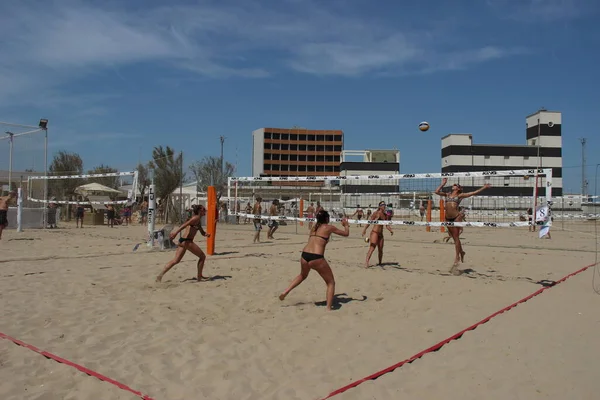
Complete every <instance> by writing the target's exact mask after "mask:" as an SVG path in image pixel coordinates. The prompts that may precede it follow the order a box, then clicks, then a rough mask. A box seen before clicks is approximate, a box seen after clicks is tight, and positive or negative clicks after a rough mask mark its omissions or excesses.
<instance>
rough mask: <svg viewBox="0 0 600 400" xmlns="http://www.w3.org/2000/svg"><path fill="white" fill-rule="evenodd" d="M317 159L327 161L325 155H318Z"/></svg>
mask: <svg viewBox="0 0 600 400" xmlns="http://www.w3.org/2000/svg"><path fill="white" fill-rule="evenodd" d="M316 160H317V161H325V156H317V159H316Z"/></svg>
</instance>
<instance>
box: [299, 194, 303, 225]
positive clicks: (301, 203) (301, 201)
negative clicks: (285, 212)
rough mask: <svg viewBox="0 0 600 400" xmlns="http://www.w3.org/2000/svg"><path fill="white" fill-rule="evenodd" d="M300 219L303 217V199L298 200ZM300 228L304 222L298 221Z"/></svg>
mask: <svg viewBox="0 0 600 400" xmlns="http://www.w3.org/2000/svg"><path fill="white" fill-rule="evenodd" d="M298 216H299V217H300V218H302V217H304V199H300V210H299V212H298ZM300 226H304V222H302V221H300Z"/></svg>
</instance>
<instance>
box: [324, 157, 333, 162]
mask: <svg viewBox="0 0 600 400" xmlns="http://www.w3.org/2000/svg"><path fill="white" fill-rule="evenodd" d="M325 161H329V162H333V161H334V156H325Z"/></svg>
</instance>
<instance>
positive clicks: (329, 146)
mask: <svg viewBox="0 0 600 400" xmlns="http://www.w3.org/2000/svg"><path fill="white" fill-rule="evenodd" d="M325 151H333V146H332V145H330V144H328V145H327V146H325Z"/></svg>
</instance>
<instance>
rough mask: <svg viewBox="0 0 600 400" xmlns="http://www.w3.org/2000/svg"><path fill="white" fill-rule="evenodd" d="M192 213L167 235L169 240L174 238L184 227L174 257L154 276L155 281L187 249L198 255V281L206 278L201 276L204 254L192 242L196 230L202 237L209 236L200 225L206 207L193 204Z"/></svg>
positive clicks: (178, 260) (172, 265)
mask: <svg viewBox="0 0 600 400" xmlns="http://www.w3.org/2000/svg"><path fill="white" fill-rule="evenodd" d="M192 214H193V216H192V218H190V219H188V220H187V221H186V222H185V223H184V224H183V225H181V226H180V227H179V228H178V229H177V230H176V231H174V232H172V233H171V235H170V236H169V237H170V238H171V240H174V239H175V237H176V236H177V234H178V233H179V232H181V231H183V230H184V229H185V234H184V235H183V236H182V237H180V238H179V244H178V247H177V252H176V253H175V258H173V259H172V260H171V261H169V262H168V263H167V265H166V266H165V268H164V269H163V270H162V272H161V273H160V274H159V275H158V276H157V277H156V282H160V281H161V280H162V277H163V276H164V275H165V274H166V273H167V272H168V271H169V270H170V269H171V268H173V267H174V266H175V265H177V264H179V262H180V261H181V259H182V258H183V256H184V254H185V252H186V251H188V250H189V251H191V252H192V253H193V254H194V255H195V256H197V257H198V277H197V279H198V282H200V281H202V280H206V279H208V278H207V277H205V276H202V269H203V268H204V260H206V255H205V254H204V252H203V251H202V250H201V249H200V247H198V245H197V244H196V243H194V237H195V236H196V233H197V232H200V234H201V235H202V236H204V237H210V234H208V233H206V232H204V229H202V225H200V219H201V218H202V217H203V216H205V215H206V208H204V206H203V205H198V204H195V205H193V206H192Z"/></svg>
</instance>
